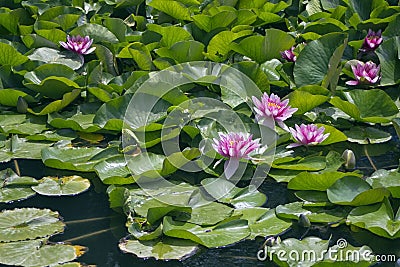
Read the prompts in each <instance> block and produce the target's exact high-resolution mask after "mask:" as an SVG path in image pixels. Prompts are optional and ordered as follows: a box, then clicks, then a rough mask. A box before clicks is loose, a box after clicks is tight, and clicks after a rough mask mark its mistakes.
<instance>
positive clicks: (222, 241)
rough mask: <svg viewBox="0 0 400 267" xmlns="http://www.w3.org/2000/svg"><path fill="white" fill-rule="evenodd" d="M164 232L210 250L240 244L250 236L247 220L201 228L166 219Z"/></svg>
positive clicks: (228, 221) (225, 222)
mask: <svg viewBox="0 0 400 267" xmlns="http://www.w3.org/2000/svg"><path fill="white" fill-rule="evenodd" d="M163 226H164V227H163V232H164V234H165V235H167V236H171V237H178V238H183V239H190V240H192V241H194V242H196V243H199V244H201V245H203V246H206V247H208V248H212V247H222V246H226V245H230V244H234V243H236V242H239V241H240V240H242V239H244V238H246V237H248V236H249V234H250V229H249V226H248V225H247V221H246V220H232V219H228V220H227V221H222V222H220V223H218V224H217V225H214V226H209V227H201V226H199V225H197V224H193V223H184V222H178V221H174V220H173V219H172V218H171V217H168V216H167V217H164V220H163Z"/></svg>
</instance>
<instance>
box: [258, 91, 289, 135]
mask: <svg viewBox="0 0 400 267" xmlns="http://www.w3.org/2000/svg"><path fill="white" fill-rule="evenodd" d="M252 99H253V103H254V105H255V107H254V111H255V112H256V120H257V121H261V122H262V123H263V125H265V126H267V127H269V128H271V129H274V126H275V123H274V122H275V121H276V122H277V123H278V125H279V126H281V127H282V129H284V130H288V128H287V126H286V125H285V124H284V123H283V121H284V120H286V119H288V118H290V117H291V116H292V114H293V113H295V112H296V111H297V108H292V107H291V106H289V99H286V100H284V101H282V100H281V99H280V97H279V96H277V95H275V94H271V95H270V96H268V94H267V93H264V94H263V96H262V97H261V101H260V100H258V99H257V98H256V97H254V96H253V97H252Z"/></svg>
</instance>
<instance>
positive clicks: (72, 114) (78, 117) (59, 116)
mask: <svg viewBox="0 0 400 267" xmlns="http://www.w3.org/2000/svg"><path fill="white" fill-rule="evenodd" d="M97 108H98V106H97V105H96V106H93V107H87V106H80V107H79V109H77V110H73V111H65V112H61V113H58V112H53V113H50V114H48V120H47V121H48V123H49V124H50V125H51V126H53V127H55V128H61V129H62V128H71V129H72V130H75V131H78V132H95V131H97V130H99V129H100V127H99V126H98V125H95V124H94V123H93V120H94V117H95V112H96V111H97Z"/></svg>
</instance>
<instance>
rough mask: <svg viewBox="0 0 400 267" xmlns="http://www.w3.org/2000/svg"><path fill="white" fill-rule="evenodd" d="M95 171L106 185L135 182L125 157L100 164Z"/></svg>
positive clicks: (114, 158) (110, 159)
mask: <svg viewBox="0 0 400 267" xmlns="http://www.w3.org/2000/svg"><path fill="white" fill-rule="evenodd" d="M94 170H95V171H96V174H97V176H98V177H99V178H100V180H101V181H102V182H103V183H104V184H131V183H133V182H134V179H133V177H132V175H131V172H130V171H129V169H128V167H127V163H126V159H125V157H124V156H123V155H118V156H115V157H112V158H108V159H106V160H104V161H101V162H99V163H98V164H96V165H95V166H94Z"/></svg>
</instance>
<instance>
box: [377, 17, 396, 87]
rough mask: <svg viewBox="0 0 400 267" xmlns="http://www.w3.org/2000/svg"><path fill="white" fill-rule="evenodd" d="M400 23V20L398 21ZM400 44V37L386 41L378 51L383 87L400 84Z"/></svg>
mask: <svg viewBox="0 0 400 267" xmlns="http://www.w3.org/2000/svg"><path fill="white" fill-rule="evenodd" d="M397 21H399V19H397ZM399 50H400V42H399V37H398V36H397V37H394V38H390V39H387V40H385V41H384V42H383V43H382V44H381V45H380V46H379V47H378V48H377V50H376V54H377V55H378V57H379V61H380V63H381V64H380V67H381V75H382V78H381V81H380V83H381V85H393V84H398V83H399V82H400V74H399V71H398V70H399V68H400V60H399Z"/></svg>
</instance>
